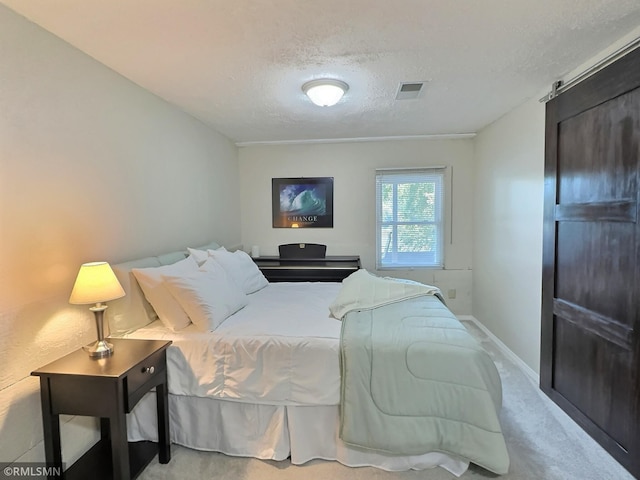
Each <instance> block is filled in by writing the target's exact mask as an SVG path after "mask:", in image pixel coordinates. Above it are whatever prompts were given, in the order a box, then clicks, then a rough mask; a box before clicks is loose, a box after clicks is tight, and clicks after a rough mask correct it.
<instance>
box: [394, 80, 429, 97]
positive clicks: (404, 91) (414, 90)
mask: <svg viewBox="0 0 640 480" xmlns="http://www.w3.org/2000/svg"><path fill="white" fill-rule="evenodd" d="M424 83H425V82H406V83H401V84H400V87H399V88H398V93H397V95H396V100H409V99H412V98H418V97H419V96H420V94H421V93H422V89H423V87H424Z"/></svg>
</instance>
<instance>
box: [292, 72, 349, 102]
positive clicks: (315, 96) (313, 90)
mask: <svg viewBox="0 0 640 480" xmlns="http://www.w3.org/2000/svg"><path fill="white" fill-rule="evenodd" d="M347 90H349V85H347V84H346V83H344V82H341V81H340V80H333V79H328V78H327V79H319V80H311V81H310V82H307V83H305V84H304V85H303V86H302V91H303V92H304V93H305V94H306V95H307V97H309V99H310V100H311V101H312V102H313V103H315V104H316V105H318V106H319V107H331V106H333V105H335V104H336V103H338V102H339V101H340V99H341V98H342V96H343V95H344V93H345V92H346V91H347Z"/></svg>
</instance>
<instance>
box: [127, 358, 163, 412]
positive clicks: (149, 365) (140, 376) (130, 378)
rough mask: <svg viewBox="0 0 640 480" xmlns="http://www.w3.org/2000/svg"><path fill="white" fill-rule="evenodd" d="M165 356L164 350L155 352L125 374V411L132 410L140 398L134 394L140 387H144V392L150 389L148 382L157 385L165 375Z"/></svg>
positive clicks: (140, 396)
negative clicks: (126, 394) (126, 397)
mask: <svg viewBox="0 0 640 480" xmlns="http://www.w3.org/2000/svg"><path fill="white" fill-rule="evenodd" d="M166 354H167V352H166V350H164V349H163V350H161V351H159V352H156V353H154V354H153V355H151V356H149V357H148V358H146V359H144V360H143V361H142V362H140V363H139V364H137V365H136V366H135V367H133V368H132V369H131V370H129V372H128V374H127V392H128V400H127V402H128V406H127V410H130V409H131V408H133V406H134V405H135V404H136V403H138V400H140V398H142V395H136V392H137V391H138V390H140V388H141V387H145V388H144V392H146V391H148V390H149V389H150V388H152V386H148V384H149V382H154V383H158V381H159V380H160V379H161V378H162V377H163V376H164V375H166V373H165V369H166V360H165V359H166ZM144 392H142V393H144Z"/></svg>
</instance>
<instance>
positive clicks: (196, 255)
mask: <svg viewBox="0 0 640 480" xmlns="http://www.w3.org/2000/svg"><path fill="white" fill-rule="evenodd" d="M187 251H188V252H189V256H190V257H193V259H194V260H195V261H196V262H197V263H198V265H202V264H203V263H204V262H206V261H207V258H209V252H207V251H206V250H198V249H197V248H187Z"/></svg>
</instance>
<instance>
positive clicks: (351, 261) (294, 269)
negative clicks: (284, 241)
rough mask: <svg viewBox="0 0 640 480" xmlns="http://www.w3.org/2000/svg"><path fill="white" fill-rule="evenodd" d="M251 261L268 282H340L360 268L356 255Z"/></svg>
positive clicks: (264, 258) (271, 258) (269, 258)
mask: <svg viewBox="0 0 640 480" xmlns="http://www.w3.org/2000/svg"><path fill="white" fill-rule="evenodd" d="M253 261H254V262H255V263H256V265H257V266H258V268H259V269H260V271H261V272H262V273H263V275H264V276H265V277H266V278H267V280H269V281H270V282H341V281H342V280H344V279H345V278H346V277H348V276H349V275H351V274H352V273H353V272H355V271H356V270H358V269H359V268H361V266H360V257H359V256H357V255H351V256H345V255H343V256H329V257H325V258H291V259H282V258H280V257H277V256H276V257H256V258H254V259H253Z"/></svg>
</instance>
